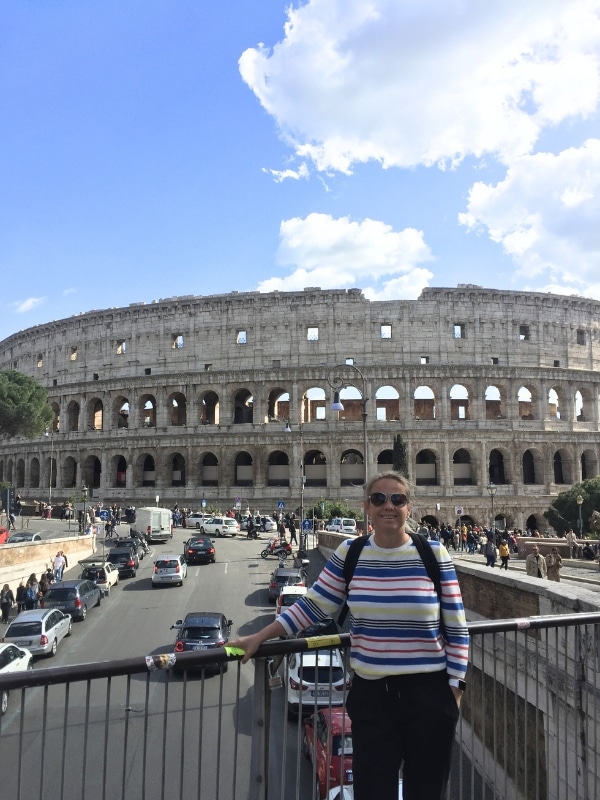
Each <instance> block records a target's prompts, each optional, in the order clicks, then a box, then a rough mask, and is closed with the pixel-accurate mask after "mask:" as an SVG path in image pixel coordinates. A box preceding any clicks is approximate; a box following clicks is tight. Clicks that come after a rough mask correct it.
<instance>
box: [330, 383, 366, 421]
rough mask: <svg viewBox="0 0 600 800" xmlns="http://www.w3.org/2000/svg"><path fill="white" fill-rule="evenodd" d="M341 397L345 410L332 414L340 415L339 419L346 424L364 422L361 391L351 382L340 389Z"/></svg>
mask: <svg viewBox="0 0 600 800" xmlns="http://www.w3.org/2000/svg"><path fill="white" fill-rule="evenodd" d="M339 395H340V403H341V404H342V405H343V406H344V410H343V411H334V412H332V413H334V414H339V419H341V420H345V421H346V422H362V415H363V399H362V392H361V391H360V389H358V388H357V387H356V386H355V385H354V384H353V383H350V382H349V383H347V384H345V385H344V386H343V387H342V388H341V389H340V392H339Z"/></svg>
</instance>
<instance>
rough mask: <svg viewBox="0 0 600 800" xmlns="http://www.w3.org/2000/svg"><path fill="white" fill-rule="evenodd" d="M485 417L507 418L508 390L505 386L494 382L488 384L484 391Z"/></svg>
mask: <svg viewBox="0 0 600 800" xmlns="http://www.w3.org/2000/svg"><path fill="white" fill-rule="evenodd" d="M483 396H484V399H485V418H486V419H489V420H494V419H506V409H505V407H504V406H505V401H506V392H505V391H504V389H503V387H501V386H500V387H499V386H496V385H493V384H490V385H489V386H486V388H485V392H484V395H483Z"/></svg>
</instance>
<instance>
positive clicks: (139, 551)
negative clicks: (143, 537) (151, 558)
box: [114, 536, 146, 561]
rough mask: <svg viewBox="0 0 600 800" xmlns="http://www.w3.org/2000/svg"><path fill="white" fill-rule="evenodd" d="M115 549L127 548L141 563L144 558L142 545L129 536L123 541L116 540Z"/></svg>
mask: <svg viewBox="0 0 600 800" xmlns="http://www.w3.org/2000/svg"><path fill="white" fill-rule="evenodd" d="M114 546H115V547H129V549H130V550H133V551H134V552H135V554H136V556H137V557H138V561H141V560H142V558H143V557H144V555H145V553H146V551H145V549H144V548H143V547H142V544H141V542H140V540H139V539H137V538H136V537H135V536H129V537H127V538H125V539H117V540H116V541H115V543H114Z"/></svg>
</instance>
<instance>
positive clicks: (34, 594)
mask: <svg viewBox="0 0 600 800" xmlns="http://www.w3.org/2000/svg"><path fill="white" fill-rule="evenodd" d="M39 594H40V585H39V583H38V579H37V578H36V576H35V572H32V573H31V575H30V576H29V579H28V581H27V583H26V584H25V609H26V610H27V611H32V610H33V609H34V608H37V607H38V604H39Z"/></svg>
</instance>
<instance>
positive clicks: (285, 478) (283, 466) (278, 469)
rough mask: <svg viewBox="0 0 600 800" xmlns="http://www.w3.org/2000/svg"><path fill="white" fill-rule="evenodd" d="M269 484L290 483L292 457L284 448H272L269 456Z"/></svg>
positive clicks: (281, 484) (280, 484)
mask: <svg viewBox="0 0 600 800" xmlns="http://www.w3.org/2000/svg"><path fill="white" fill-rule="evenodd" d="M267 485H268V486H289V485H290V459H289V456H288V454H287V453H284V452H283V450H272V451H271V452H270V453H269V455H268V458H267Z"/></svg>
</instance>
